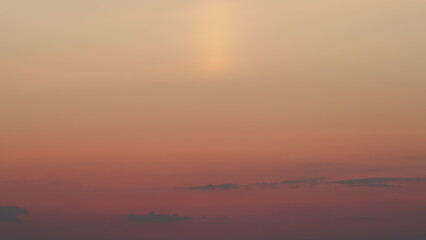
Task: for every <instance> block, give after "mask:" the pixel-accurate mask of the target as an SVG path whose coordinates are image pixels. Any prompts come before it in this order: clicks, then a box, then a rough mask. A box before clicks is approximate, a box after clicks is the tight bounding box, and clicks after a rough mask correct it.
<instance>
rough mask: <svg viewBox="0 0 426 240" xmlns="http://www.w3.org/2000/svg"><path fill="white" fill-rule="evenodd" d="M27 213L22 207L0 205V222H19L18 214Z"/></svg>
mask: <svg viewBox="0 0 426 240" xmlns="http://www.w3.org/2000/svg"><path fill="white" fill-rule="evenodd" d="M25 215H28V211H27V210H26V209H24V208H19V207H15V206H0V222H20V221H21V219H19V217H20V216H25Z"/></svg>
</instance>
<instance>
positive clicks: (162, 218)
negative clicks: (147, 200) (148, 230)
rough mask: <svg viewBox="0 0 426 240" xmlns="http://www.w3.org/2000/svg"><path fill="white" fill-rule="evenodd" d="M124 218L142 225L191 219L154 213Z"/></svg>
mask: <svg viewBox="0 0 426 240" xmlns="http://www.w3.org/2000/svg"><path fill="white" fill-rule="evenodd" d="M126 218H127V220H129V221H132V222H143V223H173V222H180V221H184V220H190V219H192V217H187V216H179V215H176V214H157V213H155V212H150V213H148V214H140V215H138V214H133V213H132V214H129V215H127V216H126Z"/></svg>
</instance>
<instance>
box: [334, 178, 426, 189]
mask: <svg viewBox="0 0 426 240" xmlns="http://www.w3.org/2000/svg"><path fill="white" fill-rule="evenodd" d="M404 182H426V178H360V179H350V180H342V181H334V182H331V183H335V184H342V185H346V186H350V187H396V186H397V185H394V184H393V183H404Z"/></svg>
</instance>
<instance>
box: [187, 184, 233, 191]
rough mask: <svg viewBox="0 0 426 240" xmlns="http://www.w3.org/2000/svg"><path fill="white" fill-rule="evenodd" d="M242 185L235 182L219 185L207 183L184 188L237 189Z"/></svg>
mask: <svg viewBox="0 0 426 240" xmlns="http://www.w3.org/2000/svg"><path fill="white" fill-rule="evenodd" d="M240 187H241V186H240V185H239V184H233V183H225V184H218V185H212V184H210V185H205V186H193V187H184V188H182V189H189V190H233V189H234V190H235V189H239V188H240Z"/></svg>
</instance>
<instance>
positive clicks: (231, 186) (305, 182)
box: [180, 177, 327, 190]
mask: <svg viewBox="0 0 426 240" xmlns="http://www.w3.org/2000/svg"><path fill="white" fill-rule="evenodd" d="M326 179H327V178H325V177H317V178H307V179H299V180H287V181H280V182H262V183H254V184H247V185H240V184H235V183H226V184H217V185H213V184H210V185H205V186H193V187H183V188H180V189H189V190H235V189H241V188H244V189H253V188H262V189H277V188H280V187H282V186H287V187H290V188H299V187H302V186H313V185H317V184H321V183H322V182H323V181H324V180H326Z"/></svg>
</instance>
